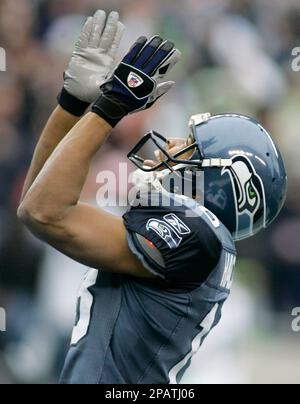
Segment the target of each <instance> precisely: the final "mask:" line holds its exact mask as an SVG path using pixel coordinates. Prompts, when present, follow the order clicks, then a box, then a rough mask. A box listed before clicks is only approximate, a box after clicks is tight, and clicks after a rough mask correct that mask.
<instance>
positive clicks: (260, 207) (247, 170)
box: [222, 156, 266, 239]
mask: <svg viewBox="0 0 300 404" xmlns="http://www.w3.org/2000/svg"><path fill="white" fill-rule="evenodd" d="M225 173H227V174H229V176H230V178H231V182H232V188H233V193H234V198H235V205H236V239H239V238H245V237H250V236H252V235H253V234H254V223H256V222H257V221H258V220H263V225H264V226H265V225H266V197H265V189H264V184H263V182H262V179H261V178H260V176H259V175H258V174H257V172H256V171H255V168H254V166H253V164H252V162H251V161H250V159H249V158H248V157H246V156H235V157H234V158H233V159H232V165H231V166H230V167H225V168H224V169H223V171H222V175H224V174H225ZM241 234H242V237H241V236H240V235H241Z"/></svg>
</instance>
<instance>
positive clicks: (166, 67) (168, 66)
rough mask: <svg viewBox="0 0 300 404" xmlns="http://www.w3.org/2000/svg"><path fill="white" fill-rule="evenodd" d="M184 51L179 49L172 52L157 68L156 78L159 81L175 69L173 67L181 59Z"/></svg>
mask: <svg viewBox="0 0 300 404" xmlns="http://www.w3.org/2000/svg"><path fill="white" fill-rule="evenodd" d="M181 58H182V53H181V52H180V51H179V50H178V49H174V51H173V52H172V53H171V54H170V56H169V57H168V58H167V59H165V60H164V61H163V63H162V64H161V65H160V66H159V68H158V69H157V71H156V73H155V75H154V78H155V79H156V80H157V82H158V83H160V82H161V80H164V78H165V76H166V75H167V74H168V73H169V72H170V71H171V70H172V69H173V67H174V66H175V65H176V64H177V63H178V62H179V61H180V60H181Z"/></svg>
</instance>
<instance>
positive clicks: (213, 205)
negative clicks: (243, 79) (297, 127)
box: [128, 114, 287, 241]
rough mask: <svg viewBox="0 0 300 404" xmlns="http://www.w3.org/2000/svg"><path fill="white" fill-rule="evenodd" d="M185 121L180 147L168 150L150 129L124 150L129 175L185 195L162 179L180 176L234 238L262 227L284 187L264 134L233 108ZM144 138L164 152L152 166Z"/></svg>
mask: <svg viewBox="0 0 300 404" xmlns="http://www.w3.org/2000/svg"><path fill="white" fill-rule="evenodd" d="M189 127H190V134H189V137H188V142H187V144H186V147H185V148H183V149H182V150H181V151H180V152H179V153H178V154H176V155H174V156H171V155H170V153H169V152H168V148H167V142H168V140H167V139H166V138H165V137H164V136H162V135H160V134H159V133H156V132H154V131H152V132H150V133H148V134H147V135H145V137H144V138H143V139H142V140H141V141H140V142H139V143H138V144H137V145H136V146H135V147H134V149H133V150H132V151H131V152H130V153H129V154H128V158H129V159H130V160H131V161H132V162H133V163H134V164H135V165H136V166H137V167H138V169H139V170H138V171H137V172H136V174H135V181H138V182H140V183H141V182H144V183H148V184H149V183H151V185H152V186H154V187H155V188H161V189H162V190H164V192H169V193H172V192H173V193H174V192H175V193H179V194H182V195H186V193H185V192H184V191H185V189H186V187H184V189H183V188H182V187H178V186H170V184H172V183H174V182H172V181H167V180H168V178H169V177H172V176H173V177H174V175H175V176H181V178H184V182H185V184H186V183H189V184H190V186H189V187H187V188H188V189H192V197H193V199H196V200H197V201H198V202H199V203H201V204H203V205H204V206H205V207H206V208H207V209H208V210H209V211H211V212H212V213H213V214H215V215H216V216H217V218H218V219H219V220H220V221H221V222H222V223H223V224H224V225H225V226H226V227H227V228H228V230H229V231H230V232H231V233H232V236H233V238H234V239H235V240H236V241H238V240H242V239H245V238H248V237H251V236H253V235H254V234H256V233H258V232H259V231H260V230H261V229H264V228H266V227H267V226H268V225H269V224H270V223H271V222H272V221H273V220H274V219H275V218H276V217H277V215H278V214H279V212H280V210H281V209H282V207H283V204H284V201H285V198H286V192H287V175H286V170H285V166H284V162H283V159H282V157H281V154H280V152H279V150H278V148H277V147H276V145H275V143H274V141H273V140H272V138H271V136H270V134H269V133H268V132H267V131H266V130H265V129H264V128H263V127H262V126H261V125H260V124H259V123H258V122H256V121H255V120H254V119H252V118H249V117H247V116H243V115H237V114H224V115H216V116H211V115H210V114H200V115H194V116H192V117H191V119H190V123H189ZM149 142H152V143H154V145H155V148H157V149H158V150H159V151H160V154H161V155H162V156H164V158H163V159H162V161H157V164H156V165H155V166H153V167H149V166H146V165H145V161H146V160H145V159H144V158H143V157H142V156H141V154H140V153H141V150H142V149H143V148H144V147H145V146H148V144H149ZM187 155H188V156H189V157H188V158H187ZM183 156H184V158H182V157H183ZM160 160H161V159H160ZM182 175H184V176H183V177H182ZM165 184H168V186H166V185H165ZM189 196H191V195H189Z"/></svg>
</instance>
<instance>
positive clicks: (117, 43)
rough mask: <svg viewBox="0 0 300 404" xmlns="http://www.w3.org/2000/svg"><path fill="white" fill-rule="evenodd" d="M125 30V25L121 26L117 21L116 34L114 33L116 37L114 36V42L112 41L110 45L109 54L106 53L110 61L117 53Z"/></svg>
mask: <svg viewBox="0 0 300 404" xmlns="http://www.w3.org/2000/svg"><path fill="white" fill-rule="evenodd" d="M125 29H126V28H125V25H124V24H122V23H121V22H120V21H119V22H118V29H117V33H116V35H115V38H114V41H113V43H112V45H111V48H110V50H109V52H108V55H109V56H110V57H111V58H112V59H115V58H116V56H117V52H118V49H119V47H120V43H121V40H122V38H123V35H124V32H125Z"/></svg>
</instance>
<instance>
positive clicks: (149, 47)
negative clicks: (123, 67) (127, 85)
mask: <svg viewBox="0 0 300 404" xmlns="http://www.w3.org/2000/svg"><path fill="white" fill-rule="evenodd" d="M162 43H163V40H162V39H161V38H160V37H159V36H154V37H153V38H151V39H150V40H149V41H148V42H147V44H146V45H145V46H144V48H143V49H142V50H141V52H140V54H139V55H138V57H137V59H136V61H135V67H137V68H138V69H142V68H143V66H144V65H145V64H146V63H147V62H148V60H149V59H151V58H152V56H153V55H154V54H155V52H156V51H157V49H159V47H160V45H161V44H162Z"/></svg>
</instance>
